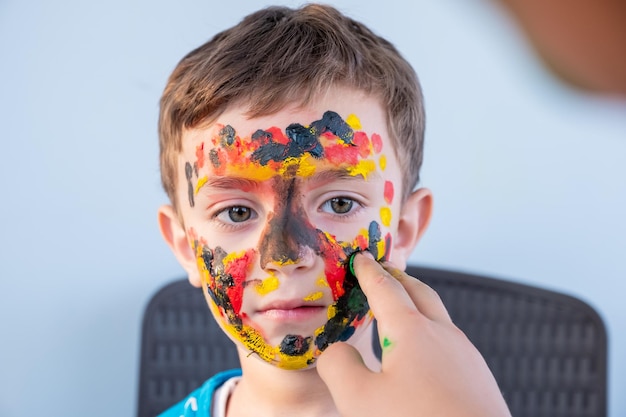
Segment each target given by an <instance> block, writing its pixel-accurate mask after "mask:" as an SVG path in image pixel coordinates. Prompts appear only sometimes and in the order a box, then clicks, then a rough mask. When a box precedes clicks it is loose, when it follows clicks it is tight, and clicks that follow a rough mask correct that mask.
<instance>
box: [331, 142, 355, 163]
mask: <svg viewBox="0 0 626 417" xmlns="http://www.w3.org/2000/svg"><path fill="white" fill-rule="evenodd" d="M324 154H325V156H326V159H327V160H328V161H329V162H330V163H332V164H335V165H340V164H344V163H345V164H350V165H356V164H358V163H359V148H357V147H356V146H345V145H340V144H337V145H327V146H326V147H325V148H324Z"/></svg>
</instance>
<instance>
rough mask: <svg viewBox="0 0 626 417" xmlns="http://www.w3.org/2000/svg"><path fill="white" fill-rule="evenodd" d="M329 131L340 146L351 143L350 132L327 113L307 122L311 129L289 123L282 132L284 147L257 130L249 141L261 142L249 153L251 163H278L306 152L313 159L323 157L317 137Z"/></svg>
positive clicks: (331, 114) (338, 118) (339, 117)
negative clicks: (284, 136)
mask: <svg viewBox="0 0 626 417" xmlns="http://www.w3.org/2000/svg"><path fill="white" fill-rule="evenodd" d="M326 132H331V133H332V134H334V135H335V136H337V137H339V138H340V139H341V140H342V141H343V142H344V143H347V144H350V145H351V144H353V142H352V138H353V136H354V131H353V130H352V128H351V127H350V126H349V125H348V124H347V123H346V122H345V121H344V120H343V119H342V118H341V116H339V115H338V114H337V113H335V112H332V111H327V112H325V113H324V115H323V116H322V118H321V119H320V120H316V121H314V122H313V123H311V127H304V126H302V125H301V124H299V123H292V124H290V125H289V126H287V128H286V129H285V134H286V135H287V137H288V138H289V141H288V142H287V143H286V144H283V143H279V142H275V141H274V138H273V136H272V134H271V133H270V132H267V131H264V130H257V131H256V132H255V133H254V134H253V135H252V139H254V140H258V141H261V143H262V145H261V146H259V148H258V149H256V150H255V151H254V152H253V153H252V160H253V161H258V162H259V163H260V164H261V165H267V164H268V163H269V162H270V161H275V162H281V161H284V160H285V159H287V158H298V157H301V156H302V155H304V154H305V153H308V154H309V155H311V156H313V157H314V158H322V157H323V156H324V148H323V147H322V144H321V143H320V141H319V137H320V135H322V134H324V133H326Z"/></svg>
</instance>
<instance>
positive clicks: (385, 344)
mask: <svg viewBox="0 0 626 417" xmlns="http://www.w3.org/2000/svg"><path fill="white" fill-rule="evenodd" d="M391 345H392V343H391V340H389V339H387V338H386V337H385V338H383V350H385V349H389V347H391Z"/></svg>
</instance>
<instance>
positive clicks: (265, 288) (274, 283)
mask: <svg viewBox="0 0 626 417" xmlns="http://www.w3.org/2000/svg"><path fill="white" fill-rule="evenodd" d="M279 285H280V282H279V281H278V278H276V277H269V278H265V279H264V280H263V281H261V282H260V283H258V284H256V285H255V286H254V289H255V290H256V292H258V293H259V294H261V295H266V294H269V293H270V292H272V291H275V290H276V289H278V286H279Z"/></svg>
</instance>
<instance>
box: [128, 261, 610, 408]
mask: <svg viewBox="0 0 626 417" xmlns="http://www.w3.org/2000/svg"><path fill="white" fill-rule="evenodd" d="M407 272H408V273H409V274H410V275H412V276H414V277H417V278H419V279H421V280H422V281H424V282H426V283H427V284H428V285H430V286H431V287H433V288H434V289H435V290H436V291H437V292H438V293H439V294H440V296H441V298H442V300H443V302H444V303H445V305H446V307H447V308H448V311H449V312H450V315H451V317H452V319H453V320H454V322H455V323H456V325H457V326H459V328H461V329H462V330H463V331H464V332H465V334H467V336H468V337H469V338H470V340H471V341H472V342H473V343H474V345H476V347H477V348H478V350H479V351H480V352H481V353H482V354H483V356H484V357H485V359H486V361H487V363H488V365H489V367H490V368H491V370H492V372H493V374H494V376H495V378H496V380H497V381H498V384H499V386H500V389H501V390H502V393H503V395H504V398H505V399H506V401H507V403H508V405H509V408H510V410H511V413H512V415H513V416H514V417H606V413H607V337H606V330H605V327H604V324H603V322H602V320H601V318H600V317H599V316H598V314H597V313H596V312H595V311H594V310H593V309H592V308H591V307H590V306H589V305H587V304H586V303H584V302H582V301H581V300H579V299H576V298H573V297H571V296H567V295H564V294H560V293H557V292H553V291H548V290H544V289H540V288H537V287H532V286H528V285H522V284H517V283H513V282H508V281H503V280H498V279H493V278H487V277H482V276H476V275H470V274H463V273H458V272H451V271H445V270H437V269H429V268H421V267H409V268H408V269H407ZM375 339H376V337H375ZM373 345H374V347H375V349H376V350H377V351H378V352H380V346H379V345H378V343H377V341H376V340H374V341H373ZM238 366H239V364H238V358H237V353H236V350H235V348H234V345H233V344H232V342H231V341H230V340H229V339H228V338H227V337H226V336H225V335H224V334H223V332H222V331H221V330H220V328H219V327H218V325H217V324H216V323H215V321H214V320H213V318H212V317H211V313H210V312H209V310H208V307H207V305H206V302H205V300H204V296H203V294H202V291H201V290H199V289H197V288H194V287H192V286H191V285H190V284H189V283H188V282H187V281H186V280H179V281H175V282H173V283H171V284H168V285H166V286H165V287H163V288H162V289H160V290H159V291H158V292H157V293H156V294H155V295H154V296H153V297H152V299H151V300H150V302H149V304H148V306H147V308H146V311H145V314H144V318H143V327H142V339H141V360H140V373H139V399H138V416H139V417H154V416H155V415H157V414H159V413H160V412H161V411H163V410H165V409H166V408H168V407H169V406H171V405H173V404H174V403H176V402H178V401H180V400H181V399H183V398H184V397H185V396H186V395H187V394H188V393H189V392H191V391H192V390H193V389H195V388H197V387H198V386H200V385H201V384H202V383H203V382H204V381H205V380H206V379H208V378H209V377H210V376H211V375H213V374H215V373H216V372H219V371H222V370H225V369H230V368H235V367H238Z"/></svg>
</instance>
